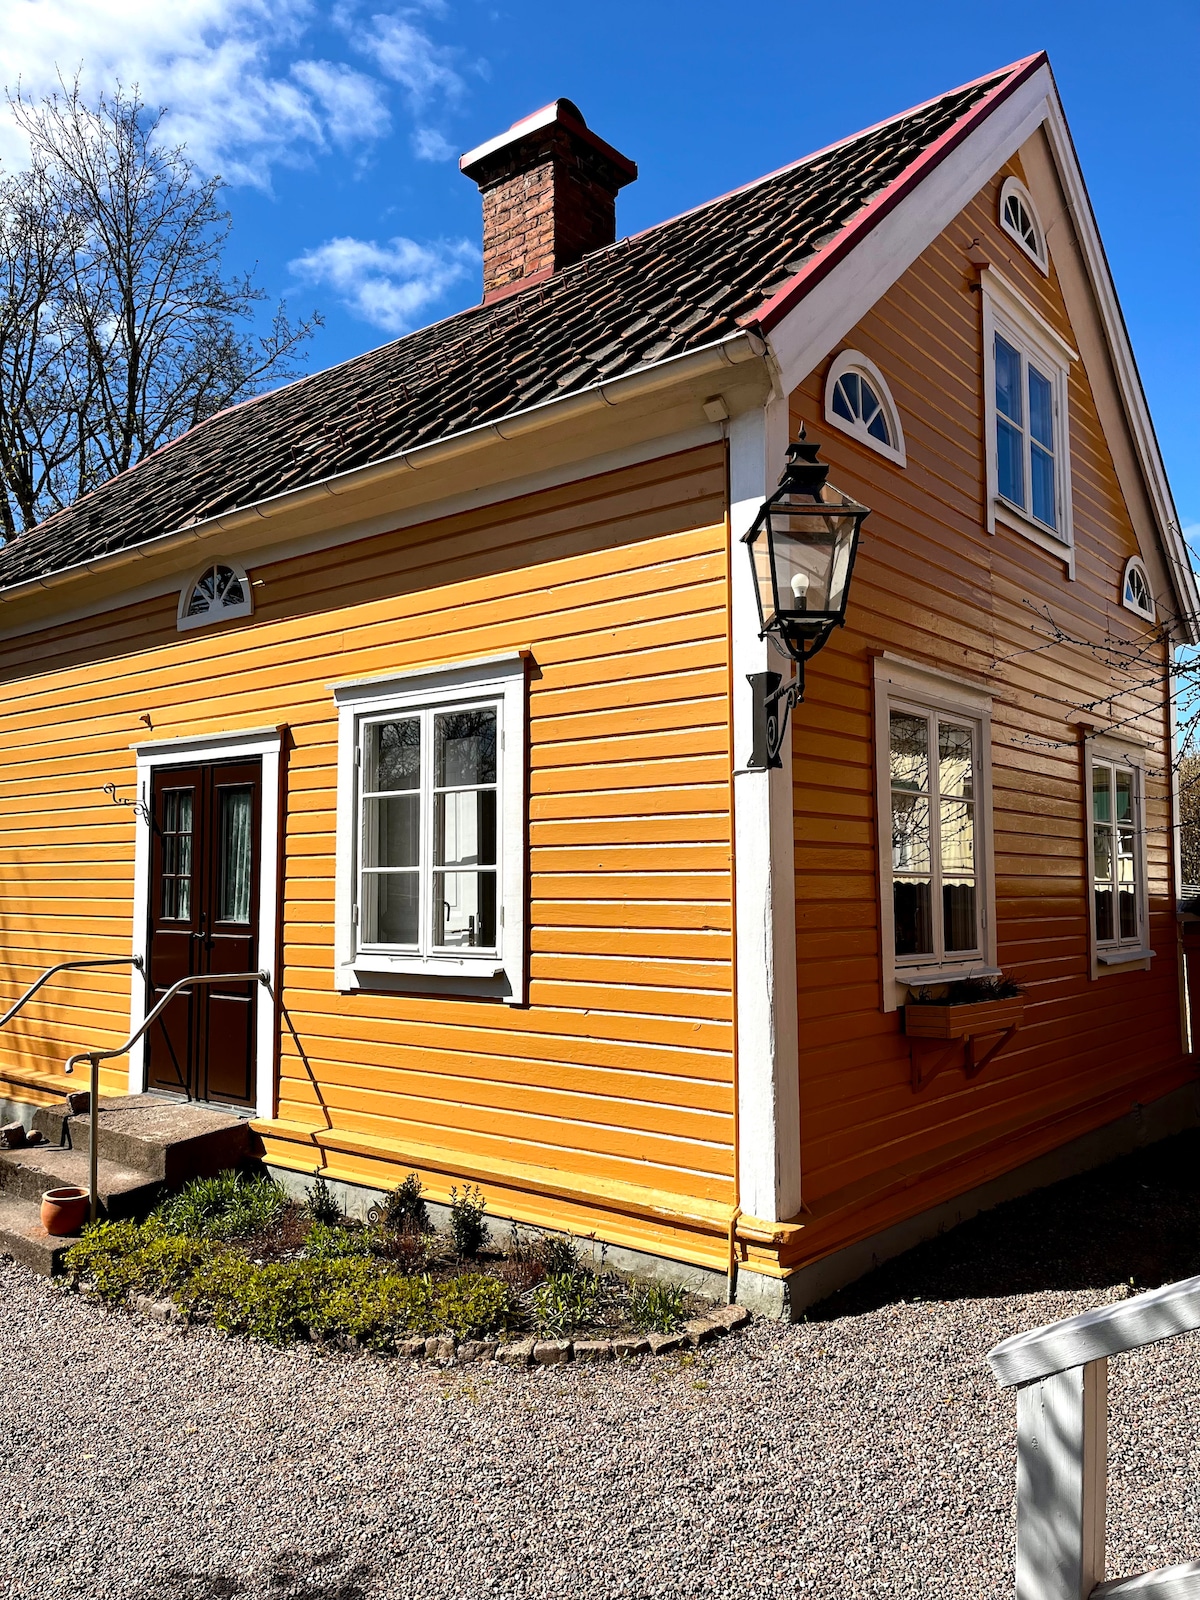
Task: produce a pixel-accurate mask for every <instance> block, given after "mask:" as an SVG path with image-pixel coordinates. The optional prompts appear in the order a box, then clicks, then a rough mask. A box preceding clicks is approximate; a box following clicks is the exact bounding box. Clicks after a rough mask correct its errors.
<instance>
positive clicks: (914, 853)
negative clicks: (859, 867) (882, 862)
mask: <svg viewBox="0 0 1200 1600" xmlns="http://www.w3.org/2000/svg"><path fill="white" fill-rule="evenodd" d="M892 871H893V872H928V871H929V801H928V800H927V799H926V798H925V796H924V795H911V794H894V795H893V796H892Z"/></svg>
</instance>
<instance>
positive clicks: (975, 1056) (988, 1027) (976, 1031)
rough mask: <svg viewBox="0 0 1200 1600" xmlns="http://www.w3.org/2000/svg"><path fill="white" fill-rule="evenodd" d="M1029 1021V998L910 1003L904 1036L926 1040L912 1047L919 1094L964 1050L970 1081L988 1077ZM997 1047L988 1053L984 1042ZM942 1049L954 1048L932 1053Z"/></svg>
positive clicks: (914, 1072)
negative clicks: (993, 1063) (987, 1072)
mask: <svg viewBox="0 0 1200 1600" xmlns="http://www.w3.org/2000/svg"><path fill="white" fill-rule="evenodd" d="M1024 1016H1025V996H1024V995H1020V994H1018V995H1013V996H1011V997H1010V998H1009V999H1006V1000H973V1001H969V1002H967V1003H966V1004H965V1005H948V1004H946V1003H944V1002H938V1001H928V1000H926V1001H909V1003H908V1004H907V1005H906V1006H905V1007H904V1032H905V1034H906V1035H907V1036H908V1038H909V1039H912V1040H915V1041H920V1042H919V1044H912V1045H910V1046H909V1053H910V1055H911V1058H912V1087H913V1090H914V1092H915V1091H916V1090H918V1089H922V1088H924V1086H925V1085H926V1084H927V1083H928V1082H929V1080H930V1079H931V1078H933V1077H935V1076H936V1074H937V1073H939V1072H940V1071H941V1070H942V1068H943V1067H948V1066H950V1065H951V1064H952V1063H953V1062H954V1061H955V1060H956V1059H957V1058H958V1054H959V1045H960V1043H961V1044H962V1045H963V1047H964V1048H963V1057H964V1061H963V1065H964V1068H965V1071H966V1075H967V1077H968V1078H973V1077H975V1076H976V1074H977V1073H979V1072H982V1070H983V1069H984V1067H985V1066H987V1064H988V1062H989V1061H990V1060H991V1059H992V1057H993V1056H995V1055H997V1054H998V1053H999V1052H1000V1051H1001V1050H1002V1049H1003V1048H1004V1046H1005V1045H1006V1044H1007V1043H1008V1041H1009V1040H1010V1039H1011V1038H1012V1036H1013V1034H1014V1033H1016V1031H1017V1029H1018V1028H1019V1027H1020V1026H1021V1023H1022V1021H1023V1019H1024ZM983 1039H990V1040H991V1041H992V1042H991V1043H990V1044H989V1045H988V1046H987V1047H986V1048H985V1049H983V1050H982V1051H981V1050H980V1048H979V1042H980V1040H983ZM938 1044H941V1045H947V1046H948V1048H943V1049H940V1050H939V1049H935V1048H931V1047H933V1046H936V1045H938Z"/></svg>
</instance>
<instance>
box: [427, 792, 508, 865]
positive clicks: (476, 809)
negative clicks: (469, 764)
mask: <svg viewBox="0 0 1200 1600" xmlns="http://www.w3.org/2000/svg"><path fill="white" fill-rule="evenodd" d="M433 817H434V823H433V836H434V843H433V851H434V854H433V859H434V861H435V862H436V863H437V865H438V866H439V867H476V866H492V867H494V866H495V864H496V791H495V790H494V789H476V790H473V791H472V790H470V789H468V790H465V791H459V793H457V794H439V795H436V796H435V797H434V811H433Z"/></svg>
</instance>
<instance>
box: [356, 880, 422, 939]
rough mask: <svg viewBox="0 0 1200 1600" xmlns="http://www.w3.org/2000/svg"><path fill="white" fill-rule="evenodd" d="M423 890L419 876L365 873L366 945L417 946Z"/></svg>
mask: <svg viewBox="0 0 1200 1600" xmlns="http://www.w3.org/2000/svg"><path fill="white" fill-rule="evenodd" d="M419 908H420V888H419V884H418V879H417V874H416V873H415V872H364V873H363V877H362V901H361V905H360V917H361V921H362V939H363V943H364V944H387V945H415V944H416V942H417V916H418V911H419Z"/></svg>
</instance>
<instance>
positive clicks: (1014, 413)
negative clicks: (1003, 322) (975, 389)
mask: <svg viewBox="0 0 1200 1600" xmlns="http://www.w3.org/2000/svg"><path fill="white" fill-rule="evenodd" d="M996 410H997V411H999V412H1000V413H1001V415H1002V416H1005V417H1008V418H1009V419H1010V420H1011V421H1013V422H1015V423H1016V424H1017V426H1018V427H1020V426H1021V425H1022V424H1023V422H1024V420H1025V419H1024V415H1023V413H1022V409H1021V358H1020V356H1019V355H1018V354H1017V352H1016V351H1015V350H1014V349H1013V347H1012V345H1010V344H1009V342H1008V340H1007V339H1002V338H1001V337H1000V335H999V334H997V335H996Z"/></svg>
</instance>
